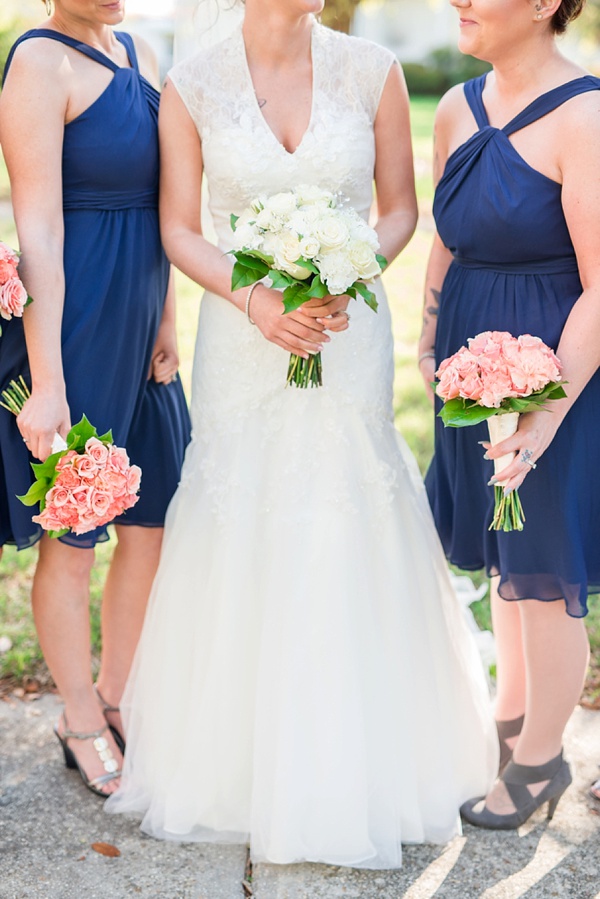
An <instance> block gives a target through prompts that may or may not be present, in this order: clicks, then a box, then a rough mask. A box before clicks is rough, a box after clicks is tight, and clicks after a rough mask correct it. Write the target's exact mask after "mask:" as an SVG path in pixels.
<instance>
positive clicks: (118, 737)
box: [93, 684, 125, 755]
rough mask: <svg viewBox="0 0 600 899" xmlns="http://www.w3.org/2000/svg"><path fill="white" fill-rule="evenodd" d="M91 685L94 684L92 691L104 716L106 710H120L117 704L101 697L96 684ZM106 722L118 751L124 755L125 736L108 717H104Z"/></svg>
mask: <svg viewBox="0 0 600 899" xmlns="http://www.w3.org/2000/svg"><path fill="white" fill-rule="evenodd" d="M93 686H94V693H95V694H96V698H97V700H98V702H99V703H100V705H101V707H102V712H103V714H104V717H105V718H106V713H107V712H120V711H121V709H120V708H119V706H118V705H109V704H108V702H107V701H106V699H105V698H104V697H103V695H102V693H101V692H100V690H99V689H98V687H97V686H96V684H94V685H93ZM106 723H107V724H108V726H109V728H110V732H111V734H112V735H113V739H114V741H115V743H116V744H117V746H118V747H119V752H121V753H122V754H123V755H124V754H125V737H124V736H123V734H122V733H121V731H120V730H119V729H118V728H117V727H115V726H114V724H111V723H110V721H109V720H108V718H106Z"/></svg>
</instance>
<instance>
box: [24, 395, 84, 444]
mask: <svg viewBox="0 0 600 899" xmlns="http://www.w3.org/2000/svg"><path fill="white" fill-rule="evenodd" d="M17 425H18V428H19V431H20V432H21V437H22V438H23V440H24V442H25V445H26V446H27V449H28V450H29V452H30V453H31V454H32V456H35V458H36V459H39V460H40V462H44V461H45V460H46V459H47V458H48V456H49V455H50V454H51V452H52V441H53V440H54V435H55V434H56V433H58V434H60V436H61V437H63V438H66V436H67V434H68V433H69V431H70V429H71V414H70V412H69V407H68V405H67V399H66V396H65V393H64V390H63V391H62V392H58V393H57V392H54V393H50V392H47V391H41V390H32V391H31V396H30V397H29V399H28V400H27V402H26V403H25V405H24V406H23V409H22V410H21V413H20V414H19V415H18V416H17Z"/></svg>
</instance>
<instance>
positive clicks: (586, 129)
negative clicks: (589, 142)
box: [559, 80, 600, 149]
mask: <svg viewBox="0 0 600 899" xmlns="http://www.w3.org/2000/svg"><path fill="white" fill-rule="evenodd" d="M559 109H560V118H561V132H562V133H563V134H564V140H565V142H567V143H575V141H577V140H579V139H580V138H581V137H586V136H588V139H593V140H598V136H599V135H600V80H598V82H597V88H596V89H592V90H589V91H586V92H585V93H581V94H577V96H575V97H571V99H570V100H567V102H566V103H563V105H562V106H561V107H560V108H559ZM565 132H566V133H565ZM599 149H600V148H599Z"/></svg>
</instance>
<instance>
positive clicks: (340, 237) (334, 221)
mask: <svg viewBox="0 0 600 899" xmlns="http://www.w3.org/2000/svg"><path fill="white" fill-rule="evenodd" d="M313 234H314V236H315V237H316V238H317V240H318V241H319V243H320V244H321V247H322V248H323V250H339V249H341V248H342V247H343V246H344V245H345V244H346V243H347V241H348V238H349V237H350V234H349V231H348V228H347V226H346V223H345V222H344V221H343V220H342V219H341V218H340V217H339V216H337V215H327V214H325V215H323V216H322V217H321V218H319V220H318V221H316V222H315V226H314V229H313Z"/></svg>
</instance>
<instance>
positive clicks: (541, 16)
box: [536, 12, 544, 19]
mask: <svg viewBox="0 0 600 899" xmlns="http://www.w3.org/2000/svg"><path fill="white" fill-rule="evenodd" d="M543 18H544V17H543V15H542V14H541V12H539V13H538V14H537V16H536V19H543Z"/></svg>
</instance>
